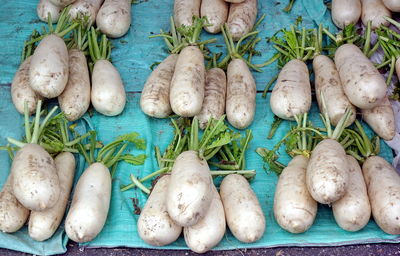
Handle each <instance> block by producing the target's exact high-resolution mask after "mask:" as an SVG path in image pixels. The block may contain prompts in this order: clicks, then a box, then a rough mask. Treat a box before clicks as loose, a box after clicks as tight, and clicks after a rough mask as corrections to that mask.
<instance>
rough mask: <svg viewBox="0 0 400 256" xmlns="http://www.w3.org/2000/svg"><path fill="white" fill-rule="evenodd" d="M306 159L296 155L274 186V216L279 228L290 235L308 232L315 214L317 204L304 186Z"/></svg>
mask: <svg viewBox="0 0 400 256" xmlns="http://www.w3.org/2000/svg"><path fill="white" fill-rule="evenodd" d="M307 164H308V158H306V157H304V156H302V155H298V156H296V157H294V158H293V159H292V160H291V161H290V162H289V165H288V166H287V167H286V168H285V169H283V171H282V173H281V175H280V176H279V180H278V184H277V185H276V190H275V197H274V215H275V219H276V221H277V222H278V224H279V226H281V227H282V228H283V229H285V230H287V231H289V232H291V233H296V234H297V233H303V232H305V231H306V230H308V229H309V228H310V227H311V225H312V224H313V222H314V220H315V216H316V214H317V206H318V205H317V202H316V201H315V200H314V199H313V198H312V197H311V195H310V193H309V192H308V189H307V185H306V169H307Z"/></svg>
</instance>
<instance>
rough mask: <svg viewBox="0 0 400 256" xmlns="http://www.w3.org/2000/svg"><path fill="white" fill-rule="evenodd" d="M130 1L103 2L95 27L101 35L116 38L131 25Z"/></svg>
mask: <svg viewBox="0 0 400 256" xmlns="http://www.w3.org/2000/svg"><path fill="white" fill-rule="evenodd" d="M131 5H132V1H131V0H105V1H104V3H103V5H102V6H101V8H100V10H99V12H98V13H97V16H96V25H97V27H98V28H99V29H100V31H101V32H102V33H103V34H106V35H107V36H108V37H111V38H118V37H121V36H123V35H125V34H126V32H127V31H128V29H129V27H130V25H131Z"/></svg>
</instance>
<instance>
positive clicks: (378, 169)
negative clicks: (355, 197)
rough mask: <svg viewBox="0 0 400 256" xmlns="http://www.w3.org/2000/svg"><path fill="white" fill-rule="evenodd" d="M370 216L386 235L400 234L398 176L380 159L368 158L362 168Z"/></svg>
mask: <svg viewBox="0 0 400 256" xmlns="http://www.w3.org/2000/svg"><path fill="white" fill-rule="evenodd" d="M362 170H363V174H364V179H365V183H366V185H367V189H368V196H369V200H370V203H371V208H372V215H373V217H374V220H375V222H376V223H377V224H378V226H379V227H380V228H381V229H382V230H383V231H385V232H386V233H388V234H391V235H399V234H400V176H399V174H398V173H397V172H396V170H395V169H394V168H393V167H392V166H391V165H390V164H389V163H388V162H387V161H386V160H385V159H383V158H382V157H379V156H370V157H368V158H367V160H366V161H365V162H364V164H363V166H362Z"/></svg>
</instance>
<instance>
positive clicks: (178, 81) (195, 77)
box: [169, 46, 205, 117]
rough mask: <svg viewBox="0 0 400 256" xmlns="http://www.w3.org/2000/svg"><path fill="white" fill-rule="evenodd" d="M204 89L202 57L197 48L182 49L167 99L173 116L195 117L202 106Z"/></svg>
mask: <svg viewBox="0 0 400 256" xmlns="http://www.w3.org/2000/svg"><path fill="white" fill-rule="evenodd" d="M204 87H205V66H204V56H203V53H202V52H201V50H200V49H199V47H197V46H187V47H185V48H184V49H182V51H181V53H180V54H179V57H178V60H177V61H176V65H175V72H174V75H173V77H172V81H171V89H170V94H169V99H170V103H171V108H172V110H173V111H174V112H175V114H177V115H179V116H182V117H192V116H195V115H197V114H198V113H199V112H200V110H201V106H202V104H203V99H204Z"/></svg>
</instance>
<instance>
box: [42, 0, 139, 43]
mask: <svg viewBox="0 0 400 256" xmlns="http://www.w3.org/2000/svg"><path fill="white" fill-rule="evenodd" d="M103 2H104V3H103ZM131 5H132V1H130V0H105V1H104V0H40V1H39V4H38V6H37V14H38V16H39V19H40V20H42V21H44V22H48V19H49V18H50V21H51V22H53V23H55V22H57V21H58V19H59V18H60V13H61V12H62V10H63V9H64V8H66V7H67V6H69V12H68V13H69V15H70V16H71V17H72V18H73V19H75V18H83V17H85V19H87V21H88V22H89V24H90V25H93V24H94V23H95V22H96V26H97V27H98V28H99V29H100V31H101V32H102V33H104V34H106V35H107V36H108V37H112V38H118V37H121V36H123V35H125V34H126V32H127V31H128V30H129V27H130V25H131Z"/></svg>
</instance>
